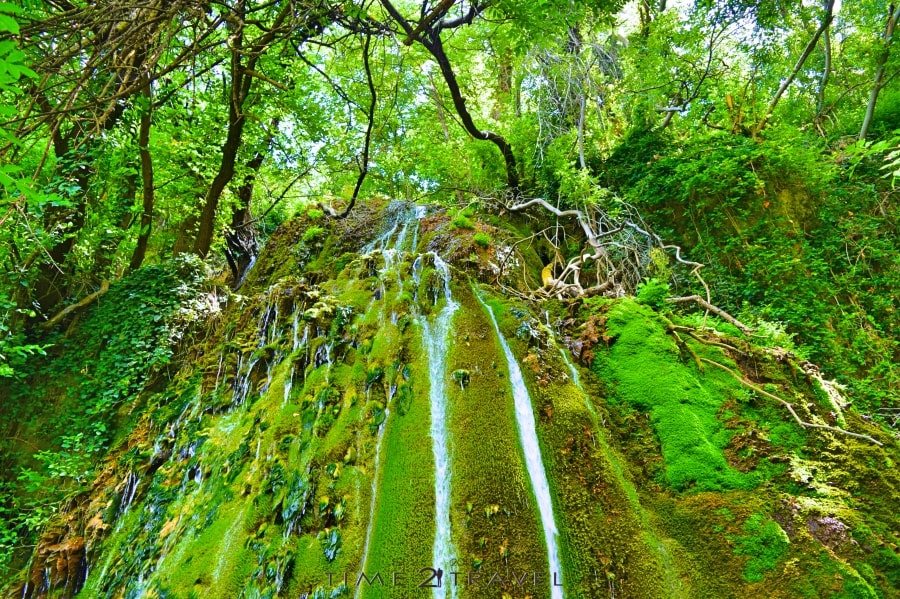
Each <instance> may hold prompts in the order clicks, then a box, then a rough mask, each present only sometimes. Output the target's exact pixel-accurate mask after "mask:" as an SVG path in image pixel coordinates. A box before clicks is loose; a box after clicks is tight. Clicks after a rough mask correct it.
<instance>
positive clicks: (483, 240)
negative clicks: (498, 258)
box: [472, 231, 491, 248]
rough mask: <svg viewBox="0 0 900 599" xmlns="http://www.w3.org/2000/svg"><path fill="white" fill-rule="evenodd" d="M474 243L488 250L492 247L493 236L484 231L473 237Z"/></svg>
mask: <svg viewBox="0 0 900 599" xmlns="http://www.w3.org/2000/svg"><path fill="white" fill-rule="evenodd" d="M472 241H474V242H475V243H477V244H478V245H480V246H481V247H483V248H486V247H488V246H489V245H491V236H490V235H488V234H487V233H485V232H483V231H479V232H478V233H475V235H474V236H473V237H472Z"/></svg>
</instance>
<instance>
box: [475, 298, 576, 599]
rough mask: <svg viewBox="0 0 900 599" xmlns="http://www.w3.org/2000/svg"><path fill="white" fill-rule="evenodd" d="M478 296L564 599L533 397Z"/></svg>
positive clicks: (553, 579)
mask: <svg viewBox="0 0 900 599" xmlns="http://www.w3.org/2000/svg"><path fill="white" fill-rule="evenodd" d="M473 291H474V292H475V297H476V298H477V299H478V302H479V303H480V304H481V305H482V307H483V308H484V309H485V310H486V311H487V313H488V316H490V318H491V323H492V324H493V325H494V331H495V332H496V333H497V340H498V341H500V346H501V347H502V348H503V354H504V355H505V356H506V363H507V365H508V367H509V383H510V387H511V388H512V392H513V402H514V404H515V409H516V423H517V424H518V428H519V440H520V442H521V443H522V451H523V453H524V454H525V467H526V469H527V470H528V477H529V478H530V479H531V486H532V488H533V489H534V495H535V499H537V504H538V511H539V512H540V516H541V526H542V527H543V529H544V540H545V541H546V542H547V561H548V563H549V567H550V597H551V598H552V599H562V597H563V593H562V586H557V585H561V584H562V570H561V567H560V561H559V545H558V544H557V539H556V537H557V535H558V532H559V531H558V530H557V528H556V520H555V519H554V517H553V502H552V500H551V497H550V483H549V482H548V481H547V473H546V472H545V471H544V463H543V461H542V460H541V447H540V445H539V444H538V438H537V428H536V426H535V422H534V411H533V409H532V405H531V396H530V395H529V394H528V388H527V387H526V386H525V380H524V378H523V377H522V370H521V369H520V368H519V364H518V362H516V357H515V356H514V355H513V353H512V350H510V349H509V344H508V343H507V342H506V338H505V337H504V336H503V333H501V332H500V326H499V325H498V324H497V319H496V317H495V316H494V311H493V310H491V308H490V306H488V305H487V304H486V303H485V302H484V300H483V299H482V297H481V295H480V294H479V293H478V291H477V290H475V289H474V288H473Z"/></svg>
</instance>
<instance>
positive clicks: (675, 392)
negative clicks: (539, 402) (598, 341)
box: [593, 300, 760, 491]
mask: <svg viewBox="0 0 900 599" xmlns="http://www.w3.org/2000/svg"><path fill="white" fill-rule="evenodd" d="M607 317H608V320H607V326H608V331H609V333H608V334H609V335H610V336H612V337H614V338H615V339H616V341H615V343H614V344H613V345H612V347H611V348H610V349H609V350H608V351H603V350H601V351H599V352H597V358H596V361H595V362H594V365H593V369H594V372H595V373H596V374H597V376H598V377H600V378H601V379H602V380H605V381H609V384H610V389H611V391H612V396H611V400H612V401H614V402H621V403H624V404H626V405H627V406H629V407H631V408H634V409H637V410H640V411H641V412H646V413H648V414H649V415H650V422H651V424H652V426H653V428H654V430H655V431H656V433H657V435H658V436H659V440H660V445H661V450H662V455H663V458H664V459H665V466H664V469H663V472H662V473H661V475H662V477H664V480H665V482H666V483H668V484H669V485H671V486H673V487H674V488H676V489H678V490H684V489H693V490H697V491H709V490H727V489H751V488H753V487H754V486H755V485H757V484H758V483H759V482H760V473H758V472H754V473H743V472H739V471H738V470H736V469H735V468H733V467H732V466H731V465H729V464H728V462H727V460H726V459H725V454H724V449H725V447H726V446H727V445H728V443H729V441H730V440H731V436H732V434H733V433H732V432H730V431H728V430H727V429H726V428H725V426H724V425H723V424H722V422H721V421H720V420H719V414H720V411H721V408H722V405H723V403H724V401H726V400H727V399H729V398H738V397H742V396H743V395H745V390H743V389H742V388H741V386H740V385H739V384H737V383H736V382H735V381H734V380H733V379H729V377H728V375H727V374H722V373H719V372H714V371H710V372H707V373H706V374H700V373H699V372H697V370H696V367H695V366H694V365H693V364H692V363H689V362H688V363H683V362H682V361H681V360H680V356H679V351H678V347H677V346H676V344H675V341H674V340H673V339H672V337H671V336H669V335H667V334H666V324H665V321H664V320H663V319H662V318H660V317H659V316H657V315H656V314H655V313H653V312H652V311H651V310H648V309H646V308H641V307H640V306H639V305H637V304H635V303H633V302H630V301H627V300H625V301H621V302H618V303H616V304H615V305H614V306H612V307H611V308H610V309H609V311H608V313H607ZM696 351H701V350H700V349H697V350H696ZM716 353H719V355H718V356H715V359H717V360H723V359H724V358H723V357H722V356H721V353H720V352H718V351H716Z"/></svg>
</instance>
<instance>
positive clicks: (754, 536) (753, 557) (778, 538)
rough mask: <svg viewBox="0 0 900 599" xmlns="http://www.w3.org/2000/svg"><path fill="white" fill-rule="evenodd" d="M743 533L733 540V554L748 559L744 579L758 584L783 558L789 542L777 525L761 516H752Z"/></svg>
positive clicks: (745, 524)
mask: <svg viewBox="0 0 900 599" xmlns="http://www.w3.org/2000/svg"><path fill="white" fill-rule="evenodd" d="M743 531H744V535H743V536H740V537H736V538H734V539H733V541H734V552H735V553H736V554H738V555H745V556H747V557H748V558H749V560H748V561H747V567H746V568H745V569H744V578H745V579H747V580H748V581H750V582H759V581H761V580H762V579H763V576H764V575H765V573H766V572H769V571H771V570H773V569H775V566H776V564H777V563H778V561H779V560H781V559H782V558H783V557H784V556H785V554H786V553H787V549H788V546H789V545H790V541H789V540H788V538H787V535H786V534H784V531H783V530H781V527H779V526H778V524H776V523H775V522H774V521H772V520H769V519H768V518H766V517H765V516H763V515H762V514H753V515H752V516H751V517H750V518H749V519H748V520H747V521H746V522H745V523H744V529H743Z"/></svg>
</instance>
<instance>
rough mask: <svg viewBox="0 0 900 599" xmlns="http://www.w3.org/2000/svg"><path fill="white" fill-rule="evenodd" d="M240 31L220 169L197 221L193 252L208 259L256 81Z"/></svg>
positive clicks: (233, 59) (235, 46)
mask: <svg viewBox="0 0 900 599" xmlns="http://www.w3.org/2000/svg"><path fill="white" fill-rule="evenodd" d="M238 27H239V30H238V32H237V33H236V34H235V35H234V38H233V40H234V41H233V42H232V43H233V46H232V51H231V52H232V54H231V90H230V93H229V98H228V133H227V134H226V136H225V143H224V144H223V145H222V160H221V162H220V163H219V170H218V172H216V176H215V177H214V178H213V181H212V183H211V184H210V186H209V190H207V192H206V197H204V198H203V209H202V210H201V212H200V220H199V221H198V229H197V237H196V239H195V240H194V252H195V253H196V254H199V255H200V257H201V258H205V257H206V255H207V254H208V253H209V248H210V246H211V245H212V239H213V233H214V232H215V226H216V212H217V210H218V207H219V199H220V198H221V197H222V192H223V191H225V188H226V187H227V186H228V184H229V183H230V182H231V179H232V178H233V177H234V166H235V162H236V161H237V153H238V150H239V149H240V147H241V137H242V136H243V133H244V125H245V124H246V122H247V119H246V117H245V116H244V112H243V111H244V100H245V99H246V98H247V95H248V94H249V93H250V86H251V85H252V84H253V79H252V77H249V76H247V75H246V74H245V67H244V65H243V64H242V63H241V59H242V54H243V47H242V42H243V33H242V31H243V24H241V25H239V26H238Z"/></svg>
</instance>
